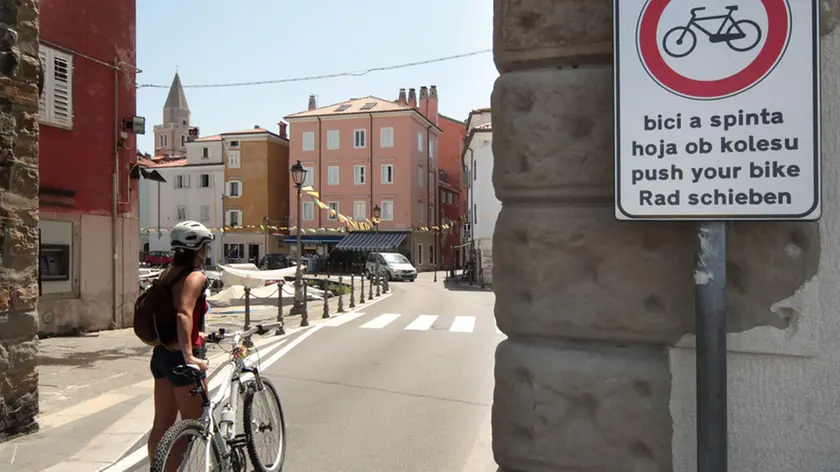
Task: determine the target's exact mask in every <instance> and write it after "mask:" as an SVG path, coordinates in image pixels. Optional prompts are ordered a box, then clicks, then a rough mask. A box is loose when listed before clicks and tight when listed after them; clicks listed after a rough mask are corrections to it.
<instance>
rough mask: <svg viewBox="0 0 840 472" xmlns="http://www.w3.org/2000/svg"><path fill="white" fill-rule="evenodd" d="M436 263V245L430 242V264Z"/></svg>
mask: <svg viewBox="0 0 840 472" xmlns="http://www.w3.org/2000/svg"><path fill="white" fill-rule="evenodd" d="M434 263H435V246H434V245H433V244H429V264H434Z"/></svg>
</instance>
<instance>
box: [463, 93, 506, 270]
mask: <svg viewBox="0 0 840 472" xmlns="http://www.w3.org/2000/svg"><path fill="white" fill-rule="evenodd" d="M467 129H469V130H470V131H469V134H468V135H467V139H466V140H465V141H464V152H463V159H464V165H465V172H466V175H467V194H468V195H467V212H466V213H467V228H468V230H469V232H468V233H467V234H465V238H466V241H467V243H468V244H467V247H469V249H470V255H469V257H470V258H471V261H472V264H473V267H474V268H475V270H474V271H473V272H472V275H473V280H474V281H476V282H478V283H481V284H492V283H493V233H494V231H495V229H496V220H497V218H498V217H499V212H500V211H501V209H502V203H501V202H500V201H499V199H498V198H496V190H495V188H494V187H493V125H492V123H491V122H490V111H489V110H486V109H482V110H474V111H473V112H471V113H470V115H469V118H467Z"/></svg>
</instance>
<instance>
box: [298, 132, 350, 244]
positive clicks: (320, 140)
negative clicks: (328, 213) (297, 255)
mask: <svg viewBox="0 0 840 472" xmlns="http://www.w3.org/2000/svg"><path fill="white" fill-rule="evenodd" d="M316 118H318V191H319V192H320V191H322V190H323V189H324V188H323V187H322V186H321V174H322V172H321V170H322V169H321V159H322V156H323V154H322V153H323V147H324V140H323V136H321V133H322V132H323V131H322V129H321V117H320V116H318V117H316ZM339 147H340V146H339ZM317 213H318V227H319V228H323V226H322V222H321V213H323V212H322V211H317ZM302 226H303V218H302V217H301V215H298V229H300V228H301V227H302Z"/></svg>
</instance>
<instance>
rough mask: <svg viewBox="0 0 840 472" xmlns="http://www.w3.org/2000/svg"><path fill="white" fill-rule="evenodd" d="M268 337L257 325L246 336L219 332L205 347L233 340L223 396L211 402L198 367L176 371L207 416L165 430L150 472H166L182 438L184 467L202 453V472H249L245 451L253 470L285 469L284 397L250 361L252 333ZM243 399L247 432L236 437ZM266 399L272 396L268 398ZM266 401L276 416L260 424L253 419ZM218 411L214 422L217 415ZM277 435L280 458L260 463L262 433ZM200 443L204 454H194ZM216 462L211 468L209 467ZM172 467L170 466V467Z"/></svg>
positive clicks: (241, 333)
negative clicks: (238, 402) (188, 380)
mask: <svg viewBox="0 0 840 472" xmlns="http://www.w3.org/2000/svg"><path fill="white" fill-rule="evenodd" d="M268 332H269V325H266V326H263V325H259V326H256V327H254V328H251V329H249V330H247V331H244V332H240V331H237V332H234V333H233V334H232V335H231V334H225V330H224V329H219V330H218V332H217V333H210V334H209V335H208V337H207V342H212V343H216V344H221V343H222V342H223V341H225V340H229V344H230V345H231V346H232V350H231V359H230V361H229V362H228V365H227V367H228V368H230V374H229V375H230V377H229V378H228V379H226V381H225V382H224V383H223V384H222V385H221V386H220V387H219V392H218V393H217V394H216V396H215V397H214V398H213V399H210V398H209V396H208V392H207V391H206V390H205V388H204V383H203V382H202V380H201V376H200V374H201V371H200V369H199V367H198V366H196V365H192V364H187V365H183V366H178V367H176V373H178V374H179V375H185V376H188V377H191V378H192V380H193V381H194V382H195V384H196V387H195V388H194V389H193V390H191V391H190V393H191V394H192V395H194V396H195V395H198V396H200V397H201V399H202V400H203V405H204V412H203V414H202V415H201V417H200V418H199V419H198V420H181V421H178V422H177V423H175V424H174V425H172V427H170V428H169V430H167V432H166V434H164V436H163V438H162V439H161V440H160V443H158V446H157V449H156V450H155V454H154V457H153V458H152V462H151V464H152V466H151V472H164V471H165V470H168V469H167V468H166V466H167V460H168V459H170V457H169V456H170V453H172V452H173V451H172V450H173V448H175V447H176V445H177V444H178V441H179V440H181V439H186V440H187V445H186V449H185V451H184V455H183V456H182V457H181V458H180V460H181V463H180V465H181V468H177V470H179V471H180V470H185V469H183V468H182V467H183V465H184V461H185V460H187V458H189V457H190V453H191V452H203V454H202V455H203V456H204V459H205V461H206V462H205V465H204V466H203V467H201V468H199V469H198V470H201V471H203V472H209V471H219V472H222V471H225V472H245V470H246V466H247V463H246V458H245V450H247V454H248V458H250V461H251V465H252V466H253V467H254V468H255V470H257V471H258V472H279V471H281V470H282V469H283V463H284V461H285V459H286V423H285V420H284V417H283V408H282V406H281V404H280V397H279V395H278V394H277V390H276V389H275V388H274V385H273V384H272V383H271V382H270V381H269V380H268V379H264V378H262V376H261V375H260V373H259V369H258V368H257V367H255V366H250V365H249V362H247V358H248V355H249V353H250V351H251V350H252V349H255V346H254V343H253V342H252V341H251V336H253V335H254V334H260V335H264V334H267V333H268ZM242 395H244V397H243V398H244V407H243V421H242V429H243V432H242V433H240V434H237V432H236V427H235V426H236V425H235V419H236V410H237V405H236V401H235V400H237V399H238V398H240V397H241V396H242ZM267 397H271V398H270V399H269V398H267ZM259 399H262V400H264V402H265V403H267V404H268V405H267V406H269V407H272V406H273V407H275V408H276V412H277V415H276V417H274V418H271V420H270V421H268V422H262V423H257V422H256V421H255V420H254V411H253V408H254V403H255V402H256V401H257V400H259ZM217 409H220V411H219V414H218V417H219V419H218V420H217V419H216V414H215V413H216V410H217ZM266 431H267V432H268V433H269V434H270V433H272V432H275V431H276V432H278V433H279V434H280V441H279V444H278V445H277V450H276V458H275V459H273V460H272V459H270V460H269V461H264V460H263V459H262V458H260V456H259V454H258V453H257V449H256V441H257V439H258V436H260V435H263V433H265V432H266ZM199 440H200V441H203V442H204V445H203V447H202V449H203V451H202V450H199V451H196V446H197V444H198V443H199ZM211 461H212V462H213V464H214V465H213V466H212V467H211V464H210V462H211ZM169 465H170V466H171V464H169Z"/></svg>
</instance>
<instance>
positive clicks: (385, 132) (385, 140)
mask: <svg viewBox="0 0 840 472" xmlns="http://www.w3.org/2000/svg"><path fill="white" fill-rule="evenodd" d="M379 147H384V148H390V147H394V128H382V129H381V130H380V131H379Z"/></svg>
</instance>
